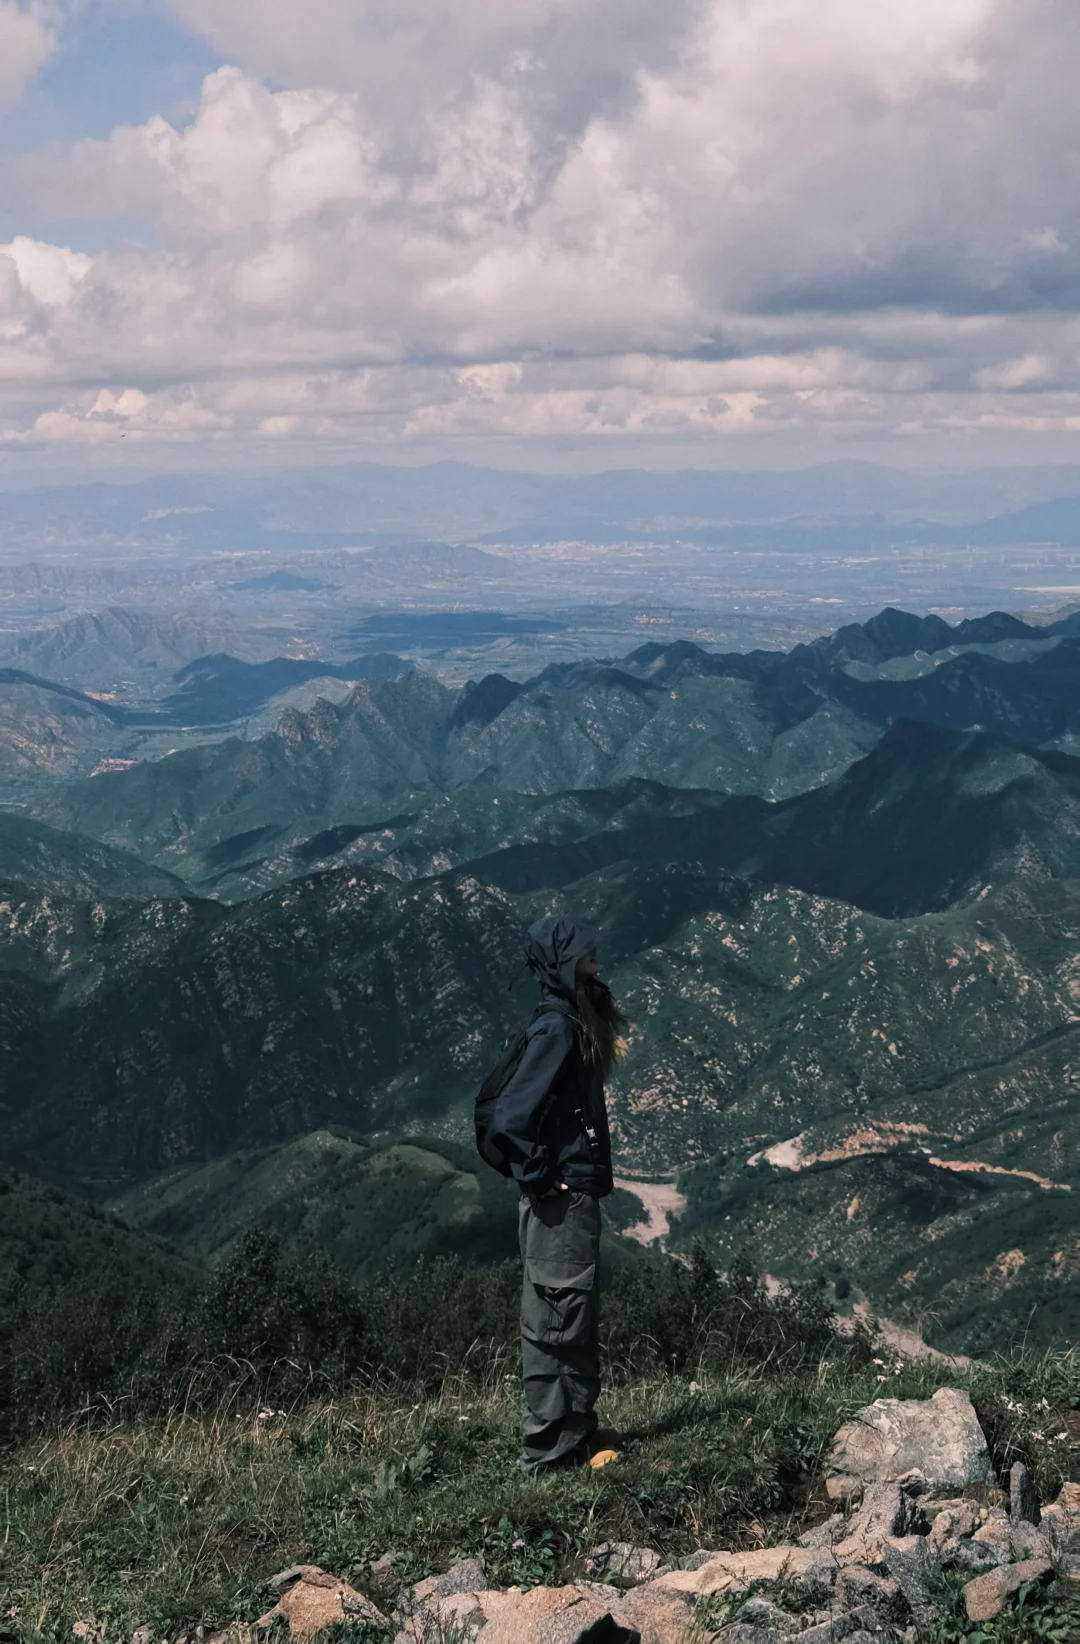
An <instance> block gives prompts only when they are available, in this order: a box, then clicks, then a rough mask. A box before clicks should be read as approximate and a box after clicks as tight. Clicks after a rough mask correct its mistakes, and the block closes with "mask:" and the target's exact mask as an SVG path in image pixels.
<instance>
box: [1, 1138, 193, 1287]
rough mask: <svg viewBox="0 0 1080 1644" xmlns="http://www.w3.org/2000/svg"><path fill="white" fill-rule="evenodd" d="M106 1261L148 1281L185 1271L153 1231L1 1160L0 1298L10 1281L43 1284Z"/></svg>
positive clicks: (122, 1274)
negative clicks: (138, 1227) (127, 1222)
mask: <svg viewBox="0 0 1080 1644" xmlns="http://www.w3.org/2000/svg"><path fill="white" fill-rule="evenodd" d="M106 1268H107V1269H108V1270H109V1271H110V1272H112V1273H114V1274H116V1275H117V1276H118V1277H119V1278H121V1279H123V1278H127V1279H128V1280H130V1282H131V1283H133V1284H139V1285H149V1286H151V1287H152V1286H154V1285H157V1284H159V1283H162V1282H164V1281H166V1280H169V1279H176V1278H185V1277H187V1276H188V1274H189V1273H190V1272H191V1271H192V1268H191V1264H190V1262H189V1261H188V1260H186V1259H185V1258H184V1257H182V1256H181V1255H179V1254H178V1252H177V1251H176V1250H175V1249H174V1248H172V1247H171V1246H170V1245H168V1244H167V1243H165V1242H164V1241H162V1240H161V1239H158V1238H156V1237H155V1236H153V1234H151V1233H147V1232H140V1231H137V1230H135V1229H133V1228H131V1227H129V1226H127V1225H125V1223H124V1222H123V1221H122V1220H120V1219H118V1218H117V1217H115V1216H112V1215H109V1214H106V1213H103V1212H102V1211H101V1210H99V1209H98V1208H97V1207H96V1206H94V1205H91V1204H88V1203H87V1202H86V1201H85V1200H83V1199H77V1198H74V1197H72V1195H70V1194H68V1193H64V1192H63V1191H62V1190H61V1189H60V1188H58V1187H54V1186H52V1184H51V1183H48V1182H40V1181H35V1180H34V1179H33V1177H30V1176H24V1175H22V1174H21V1173H20V1172H18V1171H14V1170H10V1169H8V1168H7V1166H5V1165H0V1298H2V1297H3V1295H4V1294H5V1293H7V1292H9V1291H10V1289H11V1287H12V1286H13V1285H15V1284H20V1283H24V1284H26V1285H27V1286H29V1287H31V1288H32V1289H35V1290H42V1289H44V1290H49V1289H54V1288H56V1287H57V1286H60V1285H64V1284H67V1283H69V1282H71V1281H73V1280H78V1279H79V1278H81V1277H85V1276H89V1275H93V1274H98V1273H100V1272H101V1271H102V1270H104V1269H106Z"/></svg>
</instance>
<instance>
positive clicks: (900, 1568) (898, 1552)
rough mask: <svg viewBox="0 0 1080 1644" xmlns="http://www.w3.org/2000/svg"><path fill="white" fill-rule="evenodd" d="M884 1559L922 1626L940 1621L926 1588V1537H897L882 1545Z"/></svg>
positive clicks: (927, 1563)
mask: <svg viewBox="0 0 1080 1644" xmlns="http://www.w3.org/2000/svg"><path fill="white" fill-rule="evenodd" d="M881 1557H882V1561H883V1563H884V1565H885V1568H886V1569H887V1570H888V1572H889V1574H890V1575H891V1576H892V1578H893V1580H894V1581H895V1582H896V1585H897V1586H898V1587H899V1589H900V1591H901V1592H902V1593H903V1595H904V1597H905V1598H906V1599H907V1601H908V1604H909V1605H910V1607H911V1613H912V1615H913V1616H914V1617H915V1620H916V1621H917V1622H918V1624H919V1626H920V1627H922V1626H925V1625H927V1624H928V1623H929V1622H931V1621H933V1620H935V1619H936V1617H937V1614H938V1607H937V1605H936V1604H935V1603H934V1601H933V1599H932V1598H931V1597H930V1592H929V1589H928V1587H927V1585H926V1576H927V1571H928V1569H929V1566H930V1555H929V1551H928V1548H927V1545H926V1537H925V1536H894V1537H891V1538H889V1539H887V1540H885V1541H883V1542H882V1545H881Z"/></svg>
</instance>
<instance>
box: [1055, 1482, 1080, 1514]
mask: <svg viewBox="0 0 1080 1644" xmlns="http://www.w3.org/2000/svg"><path fill="white" fill-rule="evenodd" d="M1054 1506H1055V1507H1057V1508H1059V1509H1060V1511H1061V1512H1063V1513H1072V1514H1075V1516H1076V1517H1077V1518H1080V1484H1071V1483H1070V1484H1063V1485H1062V1486H1061V1491H1060V1493H1059V1495H1058V1498H1057V1500H1056V1501H1055V1503H1054Z"/></svg>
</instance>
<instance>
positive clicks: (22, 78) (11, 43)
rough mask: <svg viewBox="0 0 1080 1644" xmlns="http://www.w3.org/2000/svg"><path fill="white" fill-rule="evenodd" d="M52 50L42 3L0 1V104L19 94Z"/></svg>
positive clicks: (52, 36)
mask: <svg viewBox="0 0 1080 1644" xmlns="http://www.w3.org/2000/svg"><path fill="white" fill-rule="evenodd" d="M55 49H56V32H55V29H54V28H53V27H52V26H51V25H50V20H49V17H48V14H47V12H46V10H45V7H44V6H41V5H33V4H31V5H29V6H25V5H20V4H18V3H17V0H0V105H2V104H4V103H13V102H15V101H16V100H17V99H18V98H19V97H21V96H22V94H23V92H24V90H25V89H26V87H27V85H28V84H29V82H30V81H31V80H32V79H33V78H34V75H35V74H36V73H37V72H38V70H39V69H40V68H41V67H42V66H43V64H45V63H46V62H47V61H48V59H49V58H50V57H51V56H52V53H53V51H54V50H55Z"/></svg>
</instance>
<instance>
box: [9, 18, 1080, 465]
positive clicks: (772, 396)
mask: <svg viewBox="0 0 1080 1644" xmlns="http://www.w3.org/2000/svg"><path fill="white" fill-rule="evenodd" d="M1078 83H1080V7H1078V6H1077V5H1076V0H872V3H871V0H664V3H663V4H657V3H656V0H513V3H512V4H508V3H507V0H303V4H298V3H297V0H0V476H3V475H8V476H11V475H13V474H14V475H18V476H19V477H25V476H26V475H28V474H33V473H36V472H41V473H47V472H52V471H59V468H60V467H63V468H64V471H71V472H76V471H78V472H83V471H85V472H87V473H93V472H97V471H102V472H110V473H112V472H116V471H118V470H123V469H125V468H131V469H136V468H143V469H145V468H147V467H161V466H196V465H202V466H205V465H206V464H207V463H208V462H212V463H213V464H214V465H216V466H219V467H220V466H225V467H227V466H229V465H230V464H233V465H236V466H238V467H239V466H243V465H248V466H251V465H252V464H255V465H258V464H260V463H261V464H275V463H279V462H283V463H290V464H291V463H314V462H320V461H324V460H338V459H340V458H341V457H342V456H343V455H361V456H364V457H368V458H372V457H374V458H376V459H378V460H386V461H402V462H411V461H420V460H425V461H426V460H431V459H432V458H433V457H457V458H463V459H466V460H487V461H494V462H496V463H498V464H499V465H501V466H507V467H513V466H522V467H526V466H531V467H545V466H546V467H550V468H552V469H556V468H573V467H578V468H580V467H613V466H620V465H633V464H636V463H641V464H643V465H646V466H649V465H653V466H679V465H682V464H691V465H694V466H700V467H709V466H755V467H761V466H769V465H783V464H786V463H792V462H802V461H807V460H827V459H829V458H831V457H837V456H852V455H857V456H862V457H869V458H877V459H879V460H886V461H894V462H899V463H905V462H910V463H912V464H916V463H921V464H924V465H925V464H939V463H940V464H943V465H949V464H952V465H971V464H976V463H981V462H997V461H1001V460H1010V461H1041V460H1046V461H1062V460H1070V461H1076V460H1080V313H1078V305H1080V99H1078V98H1077V96H1076V91H1075V88H1076V85H1077V84H1078Z"/></svg>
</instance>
